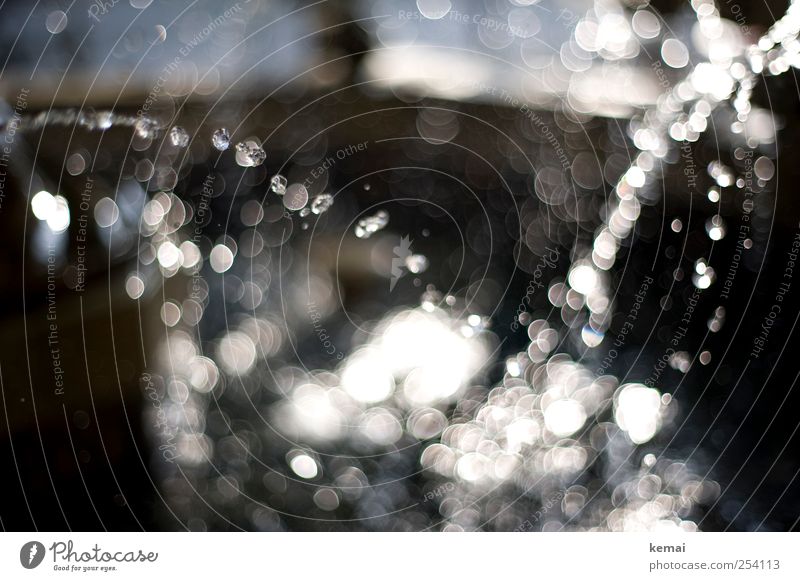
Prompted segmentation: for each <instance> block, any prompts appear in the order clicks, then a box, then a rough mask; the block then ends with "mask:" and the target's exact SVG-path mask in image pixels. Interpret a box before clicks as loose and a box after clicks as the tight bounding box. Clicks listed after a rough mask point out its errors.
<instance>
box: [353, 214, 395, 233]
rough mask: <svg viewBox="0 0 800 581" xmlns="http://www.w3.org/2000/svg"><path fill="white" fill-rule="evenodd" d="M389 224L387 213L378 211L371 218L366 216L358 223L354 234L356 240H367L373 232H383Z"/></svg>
mask: <svg viewBox="0 0 800 581" xmlns="http://www.w3.org/2000/svg"><path fill="white" fill-rule="evenodd" d="M388 223H389V212H387V211H386V210H378V211H377V212H376V213H375V214H374V215H373V216H367V217H366V218H362V219H361V220H359V221H358V224H356V228H355V234H356V236H357V237H358V238H369V237H370V236H372V235H373V234H375V232H378V231H379V230H383V229H384V228H385V227H386V225H387V224H388Z"/></svg>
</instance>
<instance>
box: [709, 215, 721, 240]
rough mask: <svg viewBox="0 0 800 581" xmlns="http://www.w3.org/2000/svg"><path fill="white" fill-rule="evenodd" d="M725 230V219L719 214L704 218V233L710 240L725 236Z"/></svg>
mask: <svg viewBox="0 0 800 581" xmlns="http://www.w3.org/2000/svg"><path fill="white" fill-rule="evenodd" d="M725 232H726V229H725V220H723V219H722V216H720V215H719V214H717V215H715V216H711V217H710V218H709V219H708V220H706V233H708V237H709V238H711V239H712V240H722V239H723V238H725Z"/></svg>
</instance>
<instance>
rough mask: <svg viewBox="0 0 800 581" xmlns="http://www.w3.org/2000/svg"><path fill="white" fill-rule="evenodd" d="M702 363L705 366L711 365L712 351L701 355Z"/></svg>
mask: <svg viewBox="0 0 800 581" xmlns="http://www.w3.org/2000/svg"><path fill="white" fill-rule="evenodd" d="M700 363H702V364H703V365H708V364H709V363H711V352H710V351H703V352H702V353H701V354H700Z"/></svg>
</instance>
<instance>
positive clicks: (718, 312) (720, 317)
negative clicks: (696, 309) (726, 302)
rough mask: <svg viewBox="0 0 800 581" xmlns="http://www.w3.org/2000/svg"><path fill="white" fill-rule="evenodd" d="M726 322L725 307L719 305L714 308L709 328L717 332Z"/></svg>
mask: <svg viewBox="0 0 800 581" xmlns="http://www.w3.org/2000/svg"><path fill="white" fill-rule="evenodd" d="M724 324H725V307H717V308H716V309H714V314H713V315H712V316H711V318H710V319H709V320H708V330H709V331H711V332H712V333H717V332H718V331H719V330H720V329H722V325H724Z"/></svg>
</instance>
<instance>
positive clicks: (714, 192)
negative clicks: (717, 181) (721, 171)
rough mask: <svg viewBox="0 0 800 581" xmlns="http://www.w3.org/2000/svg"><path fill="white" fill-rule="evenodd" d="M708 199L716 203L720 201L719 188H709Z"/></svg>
mask: <svg viewBox="0 0 800 581" xmlns="http://www.w3.org/2000/svg"><path fill="white" fill-rule="evenodd" d="M708 201H709V202H714V203H715V204H716V203H717V202H719V190H718V189H717V188H711V189H709V190H708Z"/></svg>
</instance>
